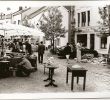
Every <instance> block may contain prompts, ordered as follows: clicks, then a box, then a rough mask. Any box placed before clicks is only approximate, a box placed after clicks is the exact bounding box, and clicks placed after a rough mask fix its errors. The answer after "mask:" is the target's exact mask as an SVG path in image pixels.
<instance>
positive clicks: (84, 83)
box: [83, 75, 86, 91]
mask: <svg viewBox="0 0 110 100" xmlns="http://www.w3.org/2000/svg"><path fill="white" fill-rule="evenodd" d="M85 85H86V75H85V76H84V82H83V90H84V91H85Z"/></svg>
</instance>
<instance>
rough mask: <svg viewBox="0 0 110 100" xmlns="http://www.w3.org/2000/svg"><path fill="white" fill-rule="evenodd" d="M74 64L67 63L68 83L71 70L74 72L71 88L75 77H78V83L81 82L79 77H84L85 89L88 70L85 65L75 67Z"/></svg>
mask: <svg viewBox="0 0 110 100" xmlns="http://www.w3.org/2000/svg"><path fill="white" fill-rule="evenodd" d="M72 66H73V65H67V74H66V83H68V73H69V72H71V73H72V76H71V90H73V85H74V77H77V84H78V82H79V77H84V81H83V90H85V85H86V72H87V70H86V69H85V68H83V67H81V68H73V67H72Z"/></svg>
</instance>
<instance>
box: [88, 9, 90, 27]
mask: <svg viewBox="0 0 110 100" xmlns="http://www.w3.org/2000/svg"><path fill="white" fill-rule="evenodd" d="M87 16H88V26H90V11H87Z"/></svg>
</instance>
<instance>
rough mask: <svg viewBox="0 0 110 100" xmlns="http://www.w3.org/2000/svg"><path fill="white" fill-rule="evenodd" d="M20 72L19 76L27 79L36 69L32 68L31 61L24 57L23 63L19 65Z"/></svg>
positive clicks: (18, 72)
mask: <svg viewBox="0 0 110 100" xmlns="http://www.w3.org/2000/svg"><path fill="white" fill-rule="evenodd" d="M17 68H18V71H17V73H16V74H17V76H21V77H25V76H29V75H30V73H31V72H34V71H35V70H34V68H33V67H32V65H31V63H30V61H29V60H28V59H27V58H26V57H25V55H23V56H22V61H21V62H20V63H19V64H18V67H17Z"/></svg>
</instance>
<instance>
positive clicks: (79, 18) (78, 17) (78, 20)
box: [78, 13, 80, 27]
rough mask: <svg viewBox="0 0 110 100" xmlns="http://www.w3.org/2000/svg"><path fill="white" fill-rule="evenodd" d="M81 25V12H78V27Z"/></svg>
mask: <svg viewBox="0 0 110 100" xmlns="http://www.w3.org/2000/svg"><path fill="white" fill-rule="evenodd" d="M79 26H80V13H78V27H79Z"/></svg>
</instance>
